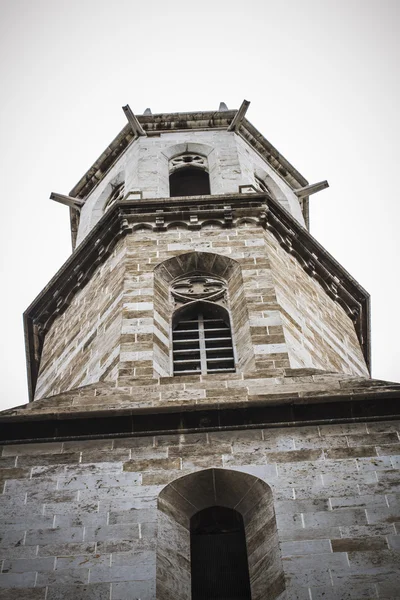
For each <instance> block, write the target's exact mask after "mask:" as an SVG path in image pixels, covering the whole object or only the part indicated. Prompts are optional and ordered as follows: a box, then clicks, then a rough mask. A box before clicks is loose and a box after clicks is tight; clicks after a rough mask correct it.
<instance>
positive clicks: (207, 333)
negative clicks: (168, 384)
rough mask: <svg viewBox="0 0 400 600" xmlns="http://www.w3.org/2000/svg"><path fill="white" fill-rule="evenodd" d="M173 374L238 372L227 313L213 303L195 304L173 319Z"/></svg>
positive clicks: (179, 311)
mask: <svg viewBox="0 0 400 600" xmlns="http://www.w3.org/2000/svg"><path fill="white" fill-rule="evenodd" d="M172 326H173V331H172V352H173V365H174V375H187V374H188V373H199V374H200V373H201V374H203V375H205V374H207V373H224V372H225V373H226V372H232V371H235V358H234V353H233V342H232V333H231V326H230V319H229V313H228V311H227V310H226V309H225V308H223V307H222V306H219V305H218V304H213V303H211V302H193V303H190V304H189V305H187V306H185V307H183V308H181V309H179V310H177V311H176V312H175V313H174V315H173V320H172Z"/></svg>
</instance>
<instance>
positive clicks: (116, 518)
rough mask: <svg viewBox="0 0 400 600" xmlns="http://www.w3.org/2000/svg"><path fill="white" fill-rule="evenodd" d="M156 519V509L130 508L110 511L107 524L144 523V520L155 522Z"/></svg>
mask: <svg viewBox="0 0 400 600" xmlns="http://www.w3.org/2000/svg"><path fill="white" fill-rule="evenodd" d="M156 521H157V510H156V509H154V508H153V509H152V508H147V509H146V508H144V509H136V508H132V509H129V510H124V511H118V512H110V513H109V520H108V524H109V525H118V524H120V523H144V522H147V523H148V522H152V523H154V522H156Z"/></svg>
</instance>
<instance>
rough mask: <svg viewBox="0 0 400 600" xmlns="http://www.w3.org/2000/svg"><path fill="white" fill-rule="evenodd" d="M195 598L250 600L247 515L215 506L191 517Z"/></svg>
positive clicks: (193, 597)
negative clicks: (243, 515) (246, 534)
mask: <svg viewBox="0 0 400 600" xmlns="http://www.w3.org/2000/svg"><path fill="white" fill-rule="evenodd" d="M190 559H191V571H192V600H204V598H215V599H220V600H227V599H232V600H250V599H251V592H250V577H249V567H248V562H247V548H246V536H245V530H244V524H243V517H242V515H241V514H240V513H238V512H237V511H236V510H234V509H233V508H226V507H222V506H211V507H209V508H205V509H204V510H201V511H199V512H198V513H197V514H195V515H193V517H192V518H191V519H190Z"/></svg>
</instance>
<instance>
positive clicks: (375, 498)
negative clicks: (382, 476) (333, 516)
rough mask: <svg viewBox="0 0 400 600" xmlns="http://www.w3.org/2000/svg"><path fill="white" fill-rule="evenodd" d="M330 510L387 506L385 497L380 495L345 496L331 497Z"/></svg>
mask: <svg viewBox="0 0 400 600" xmlns="http://www.w3.org/2000/svg"><path fill="white" fill-rule="evenodd" d="M330 503H331V506H332V510H335V509H341V508H350V507H352V508H367V507H368V508H382V507H383V508H387V504H386V497H385V496H384V495H383V494H382V495H370V496H346V497H344V498H340V497H339V498H331V499H330Z"/></svg>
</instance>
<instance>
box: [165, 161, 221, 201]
mask: <svg viewBox="0 0 400 600" xmlns="http://www.w3.org/2000/svg"><path fill="white" fill-rule="evenodd" d="M169 193H170V196H171V198H174V197H175V196H209V195H210V194H211V191H210V178H209V176H208V173H207V172H206V171H203V169H198V168H196V167H186V168H183V169H178V170H177V171H174V173H172V174H171V175H170V178H169Z"/></svg>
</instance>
